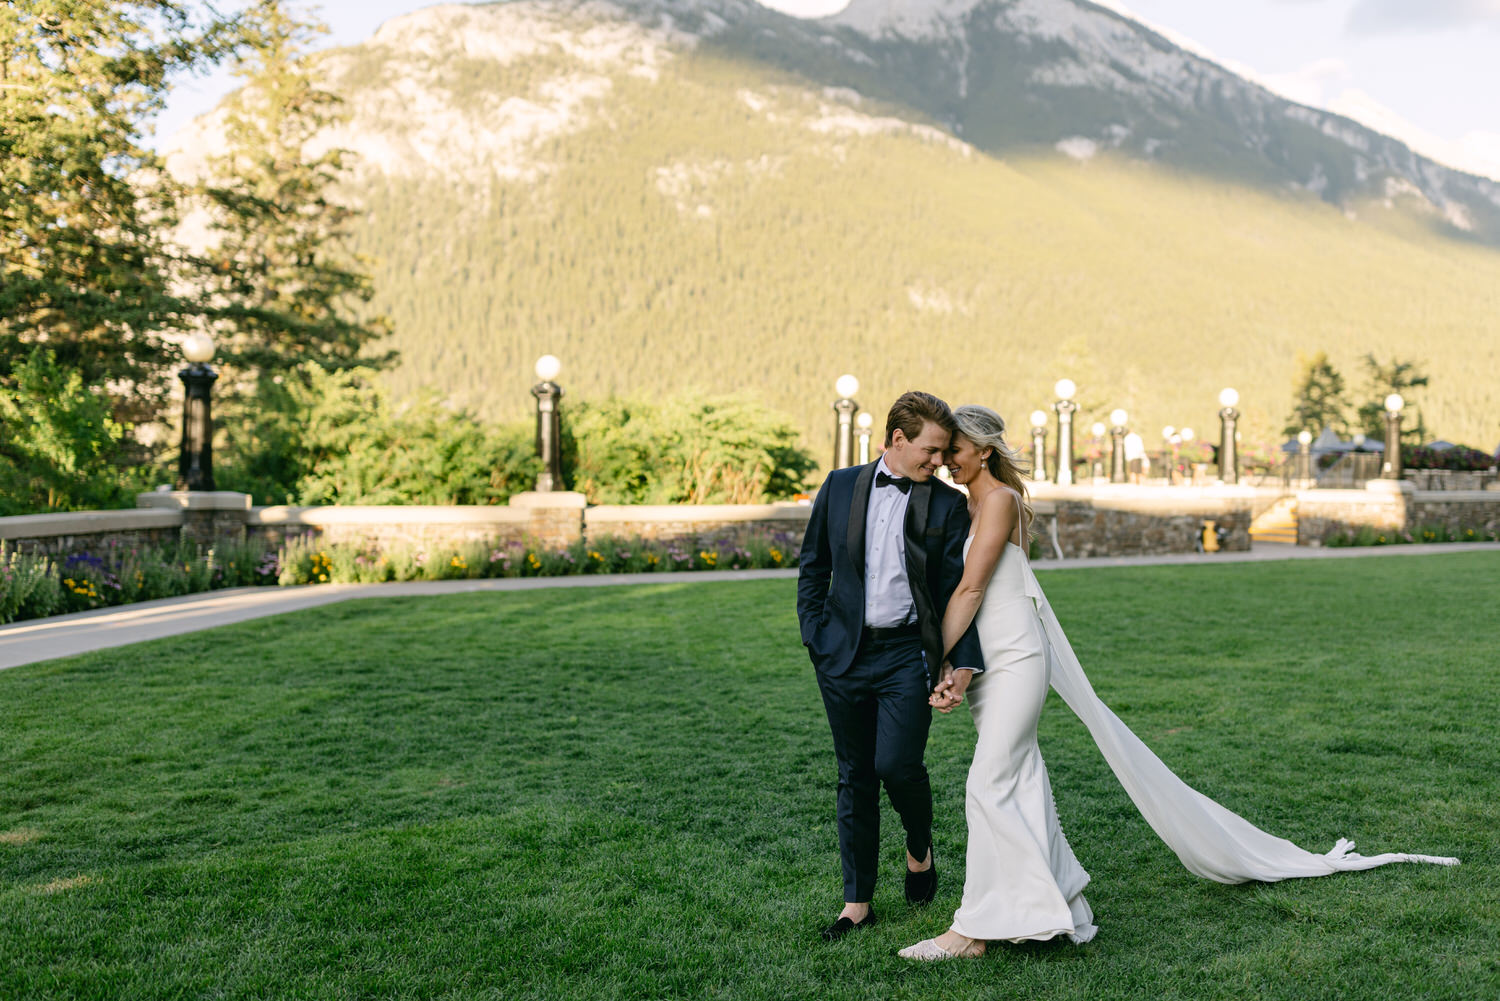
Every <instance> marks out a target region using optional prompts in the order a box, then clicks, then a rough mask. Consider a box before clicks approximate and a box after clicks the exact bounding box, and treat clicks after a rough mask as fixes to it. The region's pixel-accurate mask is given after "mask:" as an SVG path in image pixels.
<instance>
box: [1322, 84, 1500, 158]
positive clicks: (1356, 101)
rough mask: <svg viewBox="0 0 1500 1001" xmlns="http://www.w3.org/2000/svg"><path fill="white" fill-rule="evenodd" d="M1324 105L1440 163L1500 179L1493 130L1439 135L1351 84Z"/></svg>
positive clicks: (1499, 146)
mask: <svg viewBox="0 0 1500 1001" xmlns="http://www.w3.org/2000/svg"><path fill="white" fill-rule="evenodd" d="M1323 107H1325V108H1327V109H1328V110H1329V111H1332V112H1333V113H1335V114H1338V115H1344V116H1345V117H1347V118H1352V119H1354V120H1355V121H1356V122H1359V123H1361V124H1362V125H1368V126H1369V127H1370V128H1372V129H1374V130H1375V131H1377V132H1383V133H1385V134H1386V135H1388V136H1391V137H1392V138H1395V139H1399V140H1401V141H1402V142H1404V143H1406V145H1408V146H1410V147H1411V148H1412V149H1414V150H1416V151H1417V152H1418V153H1420V154H1422V155H1423V156H1427V157H1431V158H1432V159H1434V160H1436V161H1438V162H1439V163H1445V164H1447V165H1448V166H1450V167H1456V168H1458V169H1459V170H1463V171H1467V172H1469V173H1471V174H1481V175H1483V176H1485V177H1490V178H1493V179H1495V180H1497V181H1500V135H1497V134H1495V133H1493V132H1480V131H1471V132H1468V133H1466V134H1465V135H1464V137H1463V138H1462V139H1459V140H1457V141H1452V140H1448V139H1442V138H1439V137H1438V136H1435V135H1433V134H1432V133H1430V132H1428V131H1426V130H1425V129H1423V128H1421V127H1420V126H1417V125H1414V124H1412V123H1411V122H1410V121H1408V120H1407V119H1406V118H1403V117H1402V116H1401V114H1400V113H1398V112H1396V111H1393V110H1392V109H1390V108H1388V107H1386V106H1385V105H1383V104H1381V103H1380V102H1379V101H1377V100H1375V98H1373V97H1371V96H1370V95H1369V94H1366V93H1365V92H1364V91H1362V90H1359V89H1358V88H1354V87H1349V88H1346V89H1344V90H1341V91H1339V93H1337V94H1335V95H1334V96H1333V97H1332V99H1330V100H1329V101H1327V102H1326V103H1325V104H1324V105H1323Z"/></svg>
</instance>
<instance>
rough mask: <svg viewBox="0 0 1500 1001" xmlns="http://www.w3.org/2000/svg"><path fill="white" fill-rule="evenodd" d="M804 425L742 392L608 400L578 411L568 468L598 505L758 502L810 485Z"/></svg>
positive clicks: (567, 432)
mask: <svg viewBox="0 0 1500 1001" xmlns="http://www.w3.org/2000/svg"><path fill="white" fill-rule="evenodd" d="M800 437H801V436H800V435H799V434H798V432H797V429H796V428H795V427H794V426H793V425H792V424H791V423H789V422H788V421H787V420H785V419H784V418H782V417H781V416H779V415H777V414H775V413H773V412H771V411H770V410H768V409H767V408H766V407H764V406H763V405H761V404H759V403H757V402H755V401H753V400H750V399H746V398H741V397H733V396H729V397H719V398H702V397H697V396H683V397H674V398H669V399H666V400H621V399H609V400H604V401H602V402H598V403H579V404H576V405H574V406H572V407H570V408H569V409H568V411H567V414H566V420H565V423H564V425H563V455H562V458H563V473H564V477H565V478H566V479H567V480H568V481H569V482H570V483H571V484H572V485H573V488H574V489H576V490H579V491H581V492H582V493H584V494H586V495H587V496H588V498H589V500H591V501H593V502H594V503H598V504H758V503H762V502H764V501H768V500H781V499H785V498H788V497H791V496H792V495H794V494H796V493H797V492H798V491H801V490H805V489H806V488H807V480H808V477H809V475H810V474H811V473H812V472H813V470H815V469H816V468H817V462H816V461H815V460H814V459H813V458H812V456H811V455H809V454H808V453H807V451H806V450H805V449H803V448H802V447H801V445H800V442H799V439H800Z"/></svg>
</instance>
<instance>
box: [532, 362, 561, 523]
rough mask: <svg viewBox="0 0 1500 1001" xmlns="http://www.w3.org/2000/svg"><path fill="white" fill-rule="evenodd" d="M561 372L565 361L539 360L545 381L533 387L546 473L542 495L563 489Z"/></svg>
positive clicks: (539, 479) (539, 371) (539, 478)
mask: <svg viewBox="0 0 1500 1001" xmlns="http://www.w3.org/2000/svg"><path fill="white" fill-rule="evenodd" d="M561 371H562V362H560V361H558V360H557V358H556V356H554V355H542V356H541V357H540V358H538V359H537V360H536V377H537V378H538V379H540V380H542V381H541V382H539V383H537V384H536V385H535V386H532V387H531V395H532V396H534V397H536V454H537V455H538V457H540V458H541V460H542V471H541V473H540V474H539V475H538V476H537V478H536V488H537V491H538V492H539V493H550V492H552V491H554V490H561V489H562V418H561V417H560V416H559V414H558V403H559V402H560V401H561V400H562V398H563V391H562V387H561V386H559V385H558V384H557V383H556V382H554V381H553V380H554V379H556V378H557V375H558V373H559V372H561Z"/></svg>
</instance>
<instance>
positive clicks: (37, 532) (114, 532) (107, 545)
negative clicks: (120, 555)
mask: <svg viewBox="0 0 1500 1001" xmlns="http://www.w3.org/2000/svg"><path fill="white" fill-rule="evenodd" d="M181 535H182V517H181V516H180V515H178V514H176V513H175V512H170V511H139V510H137V511H76V512H71V513H68V514H27V515H20V516H17V517H10V518H0V540H3V541H4V543H5V548H6V549H8V550H10V551H12V552H17V551H19V552H23V553H45V554H47V555H49V556H57V557H63V556H71V555H73V554H74V553H87V552H97V551H99V550H101V549H127V550H128V549H140V548H143V547H146V546H163V545H169V544H170V543H173V542H176V541H177V540H178V539H179V538H180V537H181Z"/></svg>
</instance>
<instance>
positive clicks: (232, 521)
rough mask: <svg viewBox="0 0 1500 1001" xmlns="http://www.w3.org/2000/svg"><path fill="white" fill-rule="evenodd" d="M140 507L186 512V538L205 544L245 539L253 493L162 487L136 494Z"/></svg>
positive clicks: (183, 525) (183, 526)
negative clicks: (153, 491) (166, 488)
mask: <svg viewBox="0 0 1500 1001" xmlns="http://www.w3.org/2000/svg"><path fill="white" fill-rule="evenodd" d="M135 506H136V507H138V508H161V509H164V510H169V511H181V512H182V530H181V531H182V539H183V541H184V542H195V543H197V544H199V545H202V546H211V545H214V544H215V543H217V542H242V541H244V538H245V523H246V522H247V521H248V520H249V518H250V495H249V494H242V493H237V492H235V491H233V490H158V491H156V492H155V493H149V494H136V496H135Z"/></svg>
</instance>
